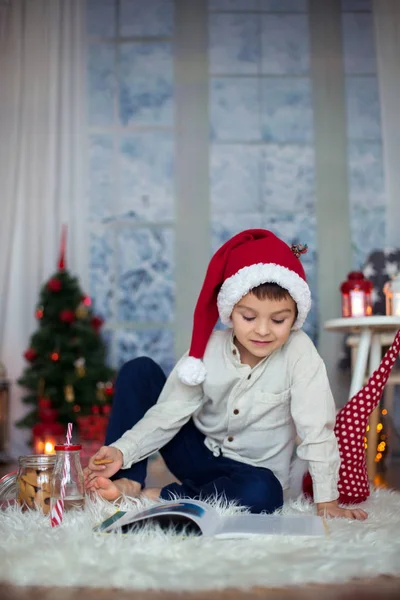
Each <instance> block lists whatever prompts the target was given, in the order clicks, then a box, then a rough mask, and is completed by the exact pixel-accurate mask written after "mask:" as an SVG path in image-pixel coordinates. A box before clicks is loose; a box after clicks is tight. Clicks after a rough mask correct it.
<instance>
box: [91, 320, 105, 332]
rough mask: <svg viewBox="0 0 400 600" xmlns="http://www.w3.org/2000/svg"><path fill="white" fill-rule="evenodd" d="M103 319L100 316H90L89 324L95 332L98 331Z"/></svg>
mask: <svg viewBox="0 0 400 600" xmlns="http://www.w3.org/2000/svg"><path fill="white" fill-rule="evenodd" d="M103 323H104V321H103V319H101V318H100V317H92V320H91V324H92V327H93V329H94V330H95V332H96V333H99V331H100V328H101V326H102V325H103Z"/></svg>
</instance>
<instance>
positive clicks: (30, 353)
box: [24, 348, 38, 362]
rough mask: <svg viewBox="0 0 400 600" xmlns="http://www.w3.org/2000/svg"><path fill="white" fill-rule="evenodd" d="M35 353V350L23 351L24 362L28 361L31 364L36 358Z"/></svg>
mask: <svg viewBox="0 0 400 600" xmlns="http://www.w3.org/2000/svg"><path fill="white" fill-rule="evenodd" d="M37 355H38V354H37V352H36V350H35V348H28V350H25V352H24V356H25V358H26V360H28V361H29V362H32V361H34V360H35V358H36V357H37Z"/></svg>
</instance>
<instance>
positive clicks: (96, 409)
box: [92, 404, 100, 415]
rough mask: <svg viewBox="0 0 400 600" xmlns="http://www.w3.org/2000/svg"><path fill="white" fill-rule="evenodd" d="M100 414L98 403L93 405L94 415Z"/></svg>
mask: <svg viewBox="0 0 400 600" xmlns="http://www.w3.org/2000/svg"><path fill="white" fill-rule="evenodd" d="M98 414H100V406H97V405H96V404H95V405H94V406H92V415H98Z"/></svg>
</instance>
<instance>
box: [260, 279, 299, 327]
mask: <svg viewBox="0 0 400 600" xmlns="http://www.w3.org/2000/svg"><path fill="white" fill-rule="evenodd" d="M250 294H254V295H255V296H256V298H258V299H259V300H265V298H268V299H269V300H283V299H284V298H292V296H291V295H290V294H289V292H288V291H287V290H285V288H283V287H281V286H280V285H278V284H277V283H261V285H258V286H257V287H255V288H252V289H251V290H250ZM295 305H296V316H295V320H296V319H297V316H298V310H297V304H296V302H295Z"/></svg>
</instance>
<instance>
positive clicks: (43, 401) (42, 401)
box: [38, 397, 51, 410]
mask: <svg viewBox="0 0 400 600" xmlns="http://www.w3.org/2000/svg"><path fill="white" fill-rule="evenodd" d="M38 407H39V409H40V410H46V409H47V408H51V400H50V398H44V397H43V398H39V401H38Z"/></svg>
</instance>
